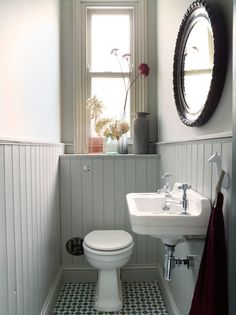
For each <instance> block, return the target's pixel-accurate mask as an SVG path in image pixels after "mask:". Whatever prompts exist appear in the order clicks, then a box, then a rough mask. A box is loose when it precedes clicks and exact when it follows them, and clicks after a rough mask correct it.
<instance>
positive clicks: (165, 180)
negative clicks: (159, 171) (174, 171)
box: [161, 173, 172, 190]
mask: <svg viewBox="0 0 236 315" xmlns="http://www.w3.org/2000/svg"><path fill="white" fill-rule="evenodd" d="M170 177H172V175H171V174H169V173H164V174H163V175H161V178H162V179H164V187H163V188H164V189H167V190H170V183H169V178H170Z"/></svg>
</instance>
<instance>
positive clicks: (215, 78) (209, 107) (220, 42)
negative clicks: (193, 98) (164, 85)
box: [173, 0, 228, 127]
mask: <svg viewBox="0 0 236 315" xmlns="http://www.w3.org/2000/svg"><path fill="white" fill-rule="evenodd" d="M202 8H205V12H206V15H204V17H206V18H207V19H208V21H209V23H210V25H211V28H212V34H213V42H214V64H213V72H212V80H211V84H210V89H209V93H208V96H207V99H206V102H205V104H204V106H203V108H202V110H201V112H200V114H199V115H198V116H197V117H196V118H195V119H192V120H190V119H189V118H187V114H188V111H187V107H188V105H187V103H186V101H185V97H184V93H183V91H184V89H183V84H184V82H183V81H184V80H183V53H184V49H185V45H186V42H187V38H188V36H189V33H190V31H191V29H192V26H193V24H194V21H196V19H198V18H199V17H200V16H203V15H202V10H199V9H202ZM227 59H228V58H227V40H226V31H225V24H224V19H223V16H222V14H221V11H220V9H219V8H218V7H217V6H216V5H214V6H213V5H211V6H209V5H208V4H207V3H206V2H205V1H204V0H197V1H194V2H193V3H192V4H191V5H190V7H189V8H188V10H187V12H186V14H185V15H184V18H183V19H182V22H181V25H180V28H179V32H178V36H177V40H176V46H175V54H174V67H173V87H174V98H175V103H176V108H177V112H178V115H179V117H180V119H181V121H182V122H183V123H184V124H185V125H187V126H190V127H200V126H202V125H203V124H205V123H206V122H207V121H208V120H209V119H210V117H211V116H212V114H213V113H214V111H215V109H216V107H217V105H218V102H219V100H220V97H221V94H222V91H223V87H224V82H225V76H226V70H227ZM196 88H197V87H196Z"/></svg>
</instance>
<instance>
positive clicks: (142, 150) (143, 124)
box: [133, 112, 149, 154]
mask: <svg viewBox="0 0 236 315" xmlns="http://www.w3.org/2000/svg"><path fill="white" fill-rule="evenodd" d="M148 115H149V113H147V112H137V113H135V118H134V120H133V153H134V154H148V153H149V119H148Z"/></svg>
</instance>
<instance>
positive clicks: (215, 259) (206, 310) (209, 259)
mask: <svg viewBox="0 0 236 315" xmlns="http://www.w3.org/2000/svg"><path fill="white" fill-rule="evenodd" d="M223 201H224V196H223V194H222V193H221V192H219V193H218V196H217V202H216V205H215V206H213V208H212V212H211V217H210V220H209V225H208V229H207V236H206V241H205V246H204V250H203V255H202V260H201V264H200V269H199V274H198V279H197V283H196V287H195V291H194V295H193V300H192V305H191V309H190V312H189V315H228V287H227V259H226V255H227V252H226V244H225V229H224V217H223V211H222V206H223Z"/></svg>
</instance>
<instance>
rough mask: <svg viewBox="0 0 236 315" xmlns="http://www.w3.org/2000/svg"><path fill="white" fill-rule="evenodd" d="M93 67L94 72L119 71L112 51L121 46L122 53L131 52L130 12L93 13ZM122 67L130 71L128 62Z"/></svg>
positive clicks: (123, 62)
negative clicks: (116, 13) (117, 13)
mask: <svg viewBox="0 0 236 315" xmlns="http://www.w3.org/2000/svg"><path fill="white" fill-rule="evenodd" d="M90 44H91V61H90V62H91V68H90V71H92V72H103V71H113V72H119V71H120V67H119V64H118V62H117V60H116V58H115V56H114V55H111V51H112V49H114V48H119V52H120V55H121V56H122V55H123V54H128V53H130V16H129V14H122V15H120V14H119V15H114V14H113V15H112V14H92V17H91V43H90ZM121 62H122V69H123V71H124V72H128V71H129V68H128V65H127V62H125V61H124V60H123V61H121Z"/></svg>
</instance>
